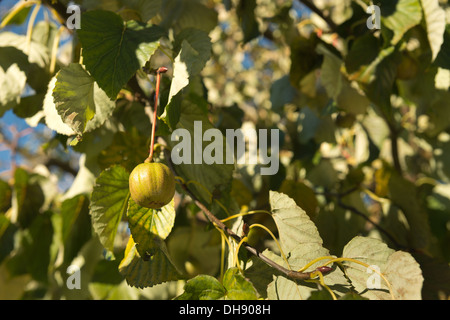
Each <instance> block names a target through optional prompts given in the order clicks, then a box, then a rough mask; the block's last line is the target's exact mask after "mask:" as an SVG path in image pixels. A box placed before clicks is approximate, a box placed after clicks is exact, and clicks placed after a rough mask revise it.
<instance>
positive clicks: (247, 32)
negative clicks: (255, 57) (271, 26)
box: [236, 0, 259, 43]
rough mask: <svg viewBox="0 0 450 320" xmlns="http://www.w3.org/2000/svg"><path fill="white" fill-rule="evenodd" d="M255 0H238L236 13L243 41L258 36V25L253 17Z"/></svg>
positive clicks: (245, 41)
mask: <svg viewBox="0 0 450 320" xmlns="http://www.w3.org/2000/svg"><path fill="white" fill-rule="evenodd" d="M255 8H256V0H240V1H239V3H238V5H237V8H236V14H237V16H238V18H239V22H240V25H241V28H242V31H243V33H244V43H247V42H249V41H250V40H252V39H254V38H256V37H258V36H259V25H258V21H257V20H256V18H255Z"/></svg>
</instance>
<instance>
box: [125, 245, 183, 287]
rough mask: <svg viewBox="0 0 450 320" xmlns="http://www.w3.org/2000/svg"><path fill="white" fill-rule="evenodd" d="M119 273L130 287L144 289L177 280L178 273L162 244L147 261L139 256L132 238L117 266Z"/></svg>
mask: <svg viewBox="0 0 450 320" xmlns="http://www.w3.org/2000/svg"><path fill="white" fill-rule="evenodd" d="M119 272H120V273H121V274H122V275H123V276H125V279H126V281H127V283H128V284H129V285H130V286H133V287H138V288H145V287H151V286H154V285H156V284H159V283H163V282H166V281H171V280H177V279H178V278H179V277H180V273H179V272H178V270H177V269H176V268H175V267H174V265H173V263H172V261H171V259H170V257H169V253H168V252H167V248H166V246H165V244H164V242H161V243H160V247H159V249H158V250H156V252H155V253H154V255H152V256H151V257H150V258H148V259H145V260H144V259H143V258H142V257H140V256H139V253H138V251H137V249H136V245H135V243H134V241H133V238H132V237H130V239H129V240H128V244H127V248H126V249H125V255H124V258H123V260H122V261H121V262H120V265H119Z"/></svg>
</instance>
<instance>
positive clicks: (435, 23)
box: [421, 0, 446, 61]
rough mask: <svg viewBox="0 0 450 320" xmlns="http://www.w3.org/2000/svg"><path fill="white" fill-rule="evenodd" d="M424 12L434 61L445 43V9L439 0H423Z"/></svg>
mask: <svg viewBox="0 0 450 320" xmlns="http://www.w3.org/2000/svg"><path fill="white" fill-rule="evenodd" d="M421 3H422V8H423V14H424V18H425V22H426V25H427V35H428V41H429V43H430V47H431V52H432V57H431V60H432V61H433V60H434V59H435V58H436V57H437V55H438V53H439V51H440V50H441V45H442V43H444V32H445V24H446V21H445V11H444V9H442V8H441V7H440V6H439V1H438V0H421Z"/></svg>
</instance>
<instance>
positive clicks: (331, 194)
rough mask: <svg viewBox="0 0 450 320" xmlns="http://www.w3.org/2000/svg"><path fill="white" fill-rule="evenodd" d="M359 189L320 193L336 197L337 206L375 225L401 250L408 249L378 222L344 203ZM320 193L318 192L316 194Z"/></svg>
mask: <svg viewBox="0 0 450 320" xmlns="http://www.w3.org/2000/svg"><path fill="white" fill-rule="evenodd" d="M358 189H359V187H353V188H350V189H349V190H347V191H344V192H342V193H331V192H325V193H320V194H323V195H327V196H334V197H336V199H337V205H338V206H339V207H341V208H342V209H345V210H349V211H350V212H352V213H354V214H356V215H358V216H360V217H361V218H363V219H364V220H366V221H367V222H369V223H370V224H371V225H373V226H374V227H375V228H376V229H378V231H380V232H381V233H383V234H384V235H385V236H386V237H387V238H389V240H390V241H391V242H392V243H393V244H394V245H395V246H396V247H397V248H399V249H407V248H406V247H405V246H403V245H401V244H399V243H398V242H397V240H395V238H394V237H393V236H392V235H391V234H390V233H389V232H388V231H387V230H385V229H384V228H383V227H381V226H380V225H379V224H377V223H376V222H374V221H373V220H372V219H370V218H369V217H368V216H366V215H365V214H364V213H363V212H361V211H359V210H358V209H356V208H355V207H353V206H350V205H347V204H345V203H343V202H342V198H343V197H345V196H347V195H349V194H351V193H353V192H354V191H357V190H358ZM316 193H318V192H316Z"/></svg>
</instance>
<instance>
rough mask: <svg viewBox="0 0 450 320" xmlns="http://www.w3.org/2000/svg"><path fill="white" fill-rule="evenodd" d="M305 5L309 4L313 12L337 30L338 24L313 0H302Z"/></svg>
mask: <svg viewBox="0 0 450 320" xmlns="http://www.w3.org/2000/svg"><path fill="white" fill-rule="evenodd" d="M300 2H301V3H303V4H304V5H305V6H307V7H308V8H309V9H310V10H311V11H312V12H314V13H315V14H317V15H318V16H319V17H321V18H322V19H323V20H324V21H325V22H326V23H327V24H328V26H329V27H330V29H331V30H333V31H334V32H336V31H337V25H336V24H335V23H334V22H333V20H331V18H330V17H328V16H326V15H325V14H324V13H323V12H322V10H320V9H319V8H317V7H316V5H315V4H314V3H313V2H312V1H311V0H300Z"/></svg>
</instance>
